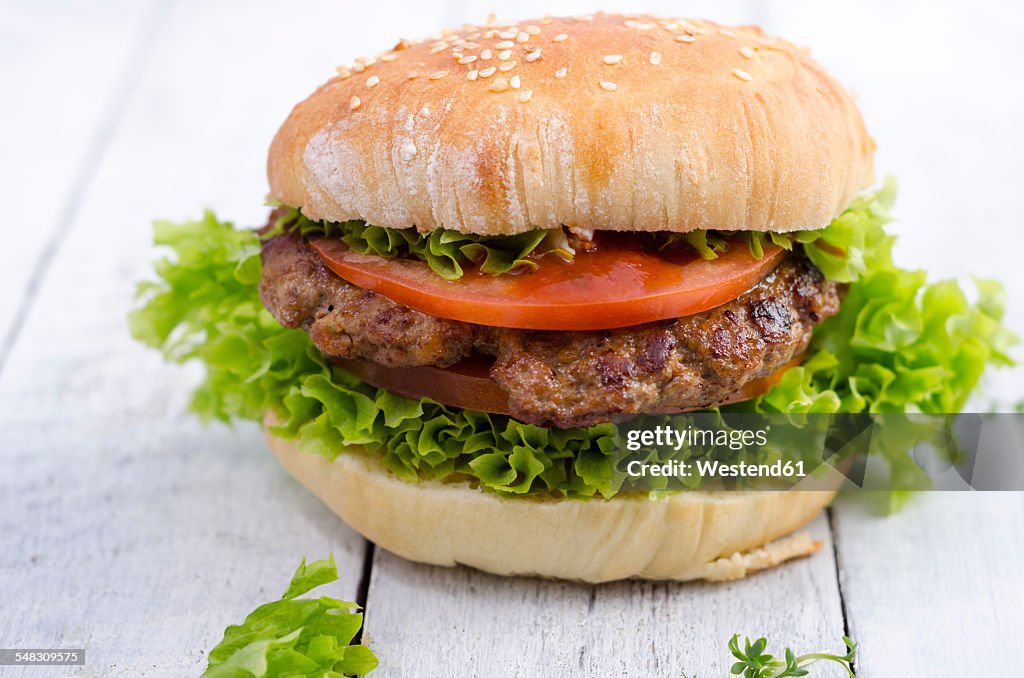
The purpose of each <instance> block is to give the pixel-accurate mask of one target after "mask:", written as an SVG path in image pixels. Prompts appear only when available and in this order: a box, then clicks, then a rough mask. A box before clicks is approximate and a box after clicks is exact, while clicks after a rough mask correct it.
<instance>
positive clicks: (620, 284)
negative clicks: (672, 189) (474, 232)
mask: <svg viewBox="0 0 1024 678" xmlns="http://www.w3.org/2000/svg"><path fill="white" fill-rule="evenodd" d="M310 244H311V245H312V246H313V248H314V249H315V250H316V251H317V252H319V254H320V256H321V257H322V258H323V260H324V262H325V263H326V264H327V266H328V267H329V268H330V269H331V270H332V271H334V272H335V273H337V274H338V275H339V276H341V277H342V278H344V279H345V280H347V281H349V282H350V283H352V284H353V285H358V286H359V287H362V288H364V289H368V290H372V291H374V292H377V293H379V294H382V295H384V296H385V297H388V298H389V299H391V300H392V301H395V302H397V303H399V304H402V305H404V306H408V307H409V308H413V309H416V310H417V311H422V312H424V313H429V314H430V315H434V316H438V317H440V318H449V319H451V320H461V321H464V322H469V323H475V324H478V325H490V326H493V327H514V328H519V329H534V330H602V329H612V328H615V327H627V326H630V325H639V324H641V323H646V322H652V321H655V320H665V319H667V318H679V317H682V316H686V315H693V314H694V313H700V312H702V311H706V310H708V309H710V308H714V307H715V306H720V305H722V304H724V303H726V302H728V301H732V300H733V299H735V298H736V297H738V296H740V295H741V294H743V293H744V292H746V291H747V290H749V289H750V288H751V287H753V286H754V285H756V284H757V283H758V282H760V281H761V279H762V278H764V277H765V276H766V275H767V274H768V273H769V272H770V271H771V270H772V269H773V268H775V266H776V265H777V264H778V263H779V262H780V261H781V260H782V257H783V255H784V254H785V251H784V250H783V249H782V248H780V247H778V246H775V245H771V246H766V247H765V250H764V256H763V257H761V258H760V259H756V258H755V257H754V256H753V255H752V254H750V251H749V250H748V248H747V247H746V246H745V245H744V244H743V243H741V242H738V241H734V242H732V243H730V247H729V249H728V250H727V251H726V252H723V253H721V254H719V256H718V258H717V259H713V260H705V259H702V258H700V257H699V256H697V255H696V254H692V253H690V252H689V251H688V250H685V249H682V248H676V249H675V251H673V252H671V253H668V252H656V251H652V250H650V249H648V248H645V247H644V246H643V245H642V244H641V243H639V242H638V241H637V239H636V238H635V237H633V236H631V235H628V234H601V237H600V238H599V239H598V240H597V241H596V244H597V247H596V249H595V250H594V251H590V252H581V253H579V254H577V256H576V258H575V259H574V260H573V261H571V262H567V261H563V260H561V259H559V258H557V257H554V256H548V257H545V258H544V259H542V260H541V261H539V262H538V263H539V265H538V266H537V268H536V269H535V270H533V271H531V272H527V273H521V274H515V275H513V274H504V275H497V276H492V275H487V274H484V273H479V272H478V271H475V270H469V271H467V272H466V273H465V275H463V276H462V278H460V279H459V280H455V281H449V280H445V279H444V278H442V277H440V276H439V275H437V274H436V273H434V272H433V271H431V270H430V267H429V266H427V264H426V263H425V262H422V261H418V260H412V259H385V258H383V257H379V256H375V255H364V254H357V253H355V252H353V251H351V250H350V249H349V248H348V247H347V246H346V245H345V243H344V242H342V241H341V240H339V239H337V238H317V239H313V240H311V241H310Z"/></svg>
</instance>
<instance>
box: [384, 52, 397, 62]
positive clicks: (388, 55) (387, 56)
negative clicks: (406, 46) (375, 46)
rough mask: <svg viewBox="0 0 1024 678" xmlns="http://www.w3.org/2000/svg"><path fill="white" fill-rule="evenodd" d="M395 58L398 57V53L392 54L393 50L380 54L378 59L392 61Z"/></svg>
mask: <svg viewBox="0 0 1024 678" xmlns="http://www.w3.org/2000/svg"><path fill="white" fill-rule="evenodd" d="M397 58H398V55H397V54H394V53H393V52H388V53H387V54H381V55H380V60H381V61H394V60H395V59H397Z"/></svg>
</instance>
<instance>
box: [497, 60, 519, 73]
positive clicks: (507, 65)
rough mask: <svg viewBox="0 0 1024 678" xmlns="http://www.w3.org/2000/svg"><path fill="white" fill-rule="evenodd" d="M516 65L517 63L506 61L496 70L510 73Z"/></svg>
mask: <svg viewBox="0 0 1024 678" xmlns="http://www.w3.org/2000/svg"><path fill="white" fill-rule="evenodd" d="M517 63H519V62H518V61H506V62H505V63H503V64H502V65H500V66H498V70H499V71H511V70H512V69H513V68H515V67H516V64H517Z"/></svg>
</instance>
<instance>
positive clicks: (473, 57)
mask: <svg viewBox="0 0 1024 678" xmlns="http://www.w3.org/2000/svg"><path fill="white" fill-rule="evenodd" d="M474 61H476V55H475V54H467V55H466V56H464V57H459V63H460V64H471V63H473V62H474Z"/></svg>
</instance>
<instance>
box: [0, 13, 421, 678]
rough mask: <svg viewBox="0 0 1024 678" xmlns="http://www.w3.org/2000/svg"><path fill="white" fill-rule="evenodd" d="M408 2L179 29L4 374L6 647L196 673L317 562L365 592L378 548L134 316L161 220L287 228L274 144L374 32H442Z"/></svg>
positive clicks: (181, 16) (0, 440) (125, 668)
mask: <svg viewBox="0 0 1024 678" xmlns="http://www.w3.org/2000/svg"><path fill="white" fill-rule="evenodd" d="M396 8H397V5H396V4H395V3H375V4H372V6H371V4H366V5H361V6H360V10H359V11H360V12H361V13H359V14H356V13H354V12H355V10H354V9H352V8H350V7H349V6H348V5H347V4H345V5H342V3H336V2H330V1H329V0H323V1H322V2H308V3H303V4H302V5H301V6H294V7H292V6H289V7H285V6H283V5H282V4H280V3H277V2H273V1H272V0H266V1H263V2H258V3H256V2H251V1H242V0H237V1H234V2H223V3H205V2H198V1H196V2H189V3H182V4H179V5H176V6H175V10H174V12H173V13H172V14H171V15H170V16H169V17H167V19H166V21H165V22H164V23H163V24H162V31H163V32H162V34H161V36H160V37H159V39H158V40H155V41H154V45H155V50H156V51H155V53H154V55H153V57H152V60H151V63H150V64H149V66H148V67H147V68H146V70H145V72H144V75H143V78H142V80H141V84H140V87H139V88H138V90H137V91H136V92H135V93H134V94H133V96H132V97H131V99H130V101H129V103H128V107H127V109H126V112H125V115H124V118H123V121H122V123H121V125H120V126H119V127H118V129H117V130H116V131H115V132H114V133H113V137H112V141H111V145H110V148H109V150H108V152H107V153H106V154H105V156H104V158H103V159H102V162H101V163H100V164H99V165H98V166H96V167H94V168H91V171H93V172H94V174H95V176H94V178H93V180H92V182H91V184H90V186H89V190H88V191H87V193H86V195H85V196H84V199H83V201H82V204H81V205H80V207H79V208H78V209H77V210H76V216H75V219H74V221H73V223H72V224H71V225H70V228H69V229H68V232H67V235H66V237H65V238H64V239H63V241H62V242H61V243H60V247H59V248H58V250H57V251H56V255H55V258H54V260H53V263H52V266H51V267H50V270H49V274H48V275H47V276H46V278H45V279H44V280H43V281H42V284H41V286H40V288H39V290H38V295H37V298H36V303H35V304H34V305H33V307H32V308H31V309H30V310H29V312H28V314H27V316H26V318H25V320H24V325H23V327H22V328H21V332H20V335H19V339H18V341H17V343H16V344H15V345H14V347H13V349H12V351H11V353H10V356H9V360H8V362H7V364H6V367H5V369H4V370H3V372H2V373H0V450H3V454H2V455H0V530H2V533H3V534H4V535H5V541H4V547H3V548H2V549H0V600H2V601H3V602H2V607H3V609H4V610H5V611H17V614H14V613H9V614H4V615H0V638H3V640H4V644H5V646H15V647H18V646H22V647H25V646H28V647H39V646H43V647H45V646H51V645H59V646H60V645H62V646H65V647H69V646H84V647H86V649H87V652H88V655H87V656H88V660H89V667H88V670H87V671H86V675H96V676H110V675H126V676H137V675H146V676H175V677H177V676H182V675H195V674H197V673H198V672H199V670H200V669H201V667H202V666H203V662H204V653H205V651H206V650H208V649H209V648H210V647H211V646H212V645H213V644H214V643H215V642H217V640H219V637H220V634H221V633H222V631H223V629H224V627H225V626H226V625H227V624H228V623H231V622H235V621H238V620H240V619H241V618H242V616H244V614H245V613H247V612H248V611H250V610H251V609H252V608H253V607H255V605H257V604H258V603H260V602H263V601H266V600H269V599H273V598H275V597H277V596H279V595H280V594H281V592H282V590H283V588H284V586H285V585H286V584H287V581H288V579H289V577H290V575H291V573H292V570H293V569H294V567H295V566H296V565H297V563H298V560H299V559H300V558H301V557H302V556H303V555H306V556H309V557H311V558H315V557H323V556H325V555H326V554H327V553H328V552H329V551H333V552H334V553H335V555H336V556H337V558H338V561H339V568H340V570H341V571H342V573H343V582H342V584H341V585H340V586H333V587H332V590H333V592H334V593H336V594H340V595H343V596H345V597H348V598H352V597H355V595H356V587H357V585H358V582H359V576H360V570H361V566H362V560H363V550H364V542H363V541H362V539H361V538H359V537H358V536H357V535H355V534H354V533H353V532H351V531H350V530H348V529H347V528H345V527H344V526H343V525H342V524H341V523H340V522H339V521H338V520H337V519H336V518H334V516H333V515H332V514H330V513H329V512H328V511H327V510H326V509H325V508H323V507H322V506H321V505H320V504H319V503H318V502H316V501H315V500H314V499H313V498H312V497H311V496H310V495H308V494H307V493H306V492H305V491H304V490H302V489H301V488H300V487H299V486H298V485H297V484H296V483H295V482H293V481H292V480H291V479H290V478H288V477H286V476H285V474H284V472H283V471H281V470H280V469H279V468H278V467H277V465H276V463H275V462H274V461H273V460H272V458H271V457H270V455H269V453H268V451H267V450H266V447H265V445H264V443H263V442H262V440H261V438H260V434H259V432H258V431H257V430H256V428H255V427H254V426H240V427H238V428H237V429H235V430H229V429H226V428H224V427H222V426H212V427H210V428H204V427H202V426H200V425H199V424H198V423H197V422H196V421H195V420H194V419H193V418H192V417H190V416H189V415H188V414H186V413H185V411H184V408H185V403H186V400H187V393H188V391H189V390H190V387H191V386H192V385H193V384H194V383H195V381H196V377H197V376H198V375H197V373H196V371H195V370H181V369H180V368H176V367H172V366H167V365H164V364H162V363H161V361H160V359H159V357H158V356H157V355H156V354H155V353H153V352H150V351H147V350H145V349H144V348H142V347H141V346H138V345H136V344H134V343H133V342H132V341H131V340H130V339H129V338H128V336H127V328H126V322H125V315H126V314H127V312H128V310H129V308H130V306H131V305H132V299H133V287H134V282H135V281H136V280H138V279H140V278H142V277H144V276H148V275H150V266H149V262H150V261H151V260H152V259H153V253H152V251H151V245H150V237H151V236H150V229H149V227H148V223H149V221H150V220H151V219H153V218H154V217H174V218H177V217H182V216H186V215H195V214H197V213H199V211H200V210H201V209H202V208H203V207H204V206H206V205H211V206H215V207H218V209H219V210H220V211H221V213H222V214H224V215H231V216H234V217H236V218H239V220H240V221H241V222H243V223H257V221H258V220H259V219H261V218H265V214H266V208H265V207H264V206H263V204H262V203H263V198H264V195H265V193H266V183H265V178H264V176H263V172H264V169H263V168H264V162H265V153H266V149H267V146H268V144H269V141H270V138H271V136H272V134H273V132H274V130H275V129H276V127H277V125H279V124H280V122H281V120H282V119H283V118H284V116H285V115H286V114H287V112H288V110H289V108H290V107H291V105H292V104H293V103H294V102H295V101H297V100H299V99H300V98H301V97H302V96H305V95H306V94H308V93H309V92H310V91H312V89H313V87H314V86H315V85H316V84H318V83H319V82H320V81H322V80H325V79H326V78H327V77H328V76H329V75H330V74H331V73H332V72H333V67H334V65H335V64H336V63H339V62H342V61H350V60H351V59H352V58H353V57H354V56H356V55H357V54H359V53H360V52H364V51H365V52H368V51H369V50H370V48H371V45H370V44H365V43H366V39H365V38H364V37H363V36H362V35H361V32H360V31H355V30H353V28H352V27H353V26H354V25H360V26H369V25H377V24H384V23H388V24H389V25H391V26H392V27H394V28H395V30H396V31H399V32H408V34H418V33H420V32H423V31H429V30H432V26H431V25H430V21H428V20H427V19H425V18H424V15H423V14H422V13H418V12H416V11H413V10H407V11H405V12H404V13H403V14H402V15H401V16H394V15H396ZM435 23H438V24H439V23H440V22H439V20H436V21H435ZM373 44H374V45H378V44H379V42H378V41H374V42H373ZM357 50H358V51H357ZM8 63H10V62H9V60H8ZM15 98H17V97H15ZM5 230H6V229H5ZM32 671H37V670H36V669H34V668H33V669H29V670H28V672H27V673H25V675H33V676H34V675H42V674H38V672H37V673H31V672H32ZM5 675H7V674H6V673H5ZM12 675H18V674H17V673H16V672H12Z"/></svg>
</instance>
